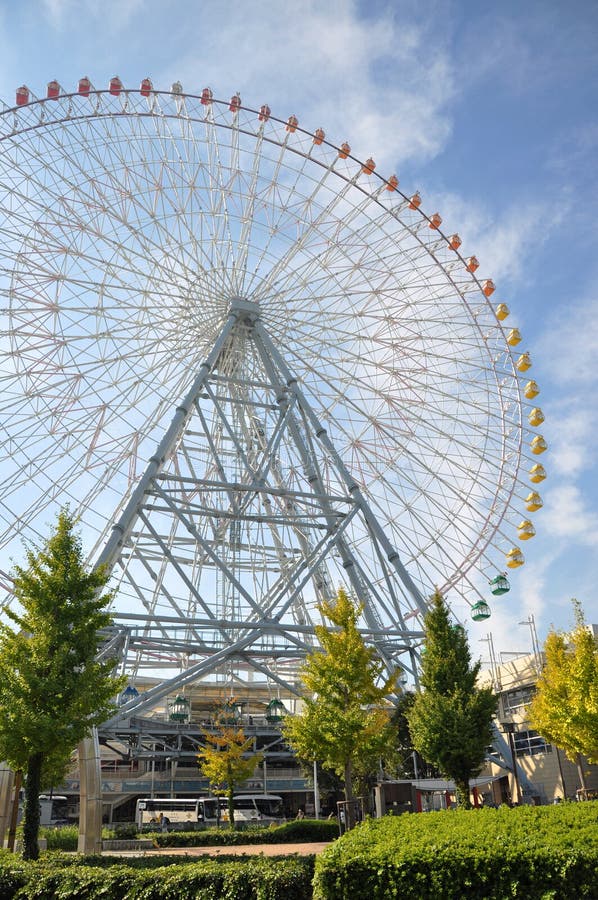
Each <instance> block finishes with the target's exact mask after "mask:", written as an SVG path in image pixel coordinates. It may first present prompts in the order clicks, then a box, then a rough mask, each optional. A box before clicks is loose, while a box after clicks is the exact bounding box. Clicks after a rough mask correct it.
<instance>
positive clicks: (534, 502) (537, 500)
mask: <svg viewBox="0 0 598 900" xmlns="http://www.w3.org/2000/svg"><path fill="white" fill-rule="evenodd" d="M543 506H544V501H543V500H542V498H541V496H540V495H539V494H538V493H537V491H531V493H529V494H528V495H527V497H526V498H525V508H526V509H527V511H528V512H537V511H538V510H539V509H542V507H543Z"/></svg>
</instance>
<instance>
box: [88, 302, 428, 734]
mask: <svg viewBox="0 0 598 900" xmlns="http://www.w3.org/2000/svg"><path fill="white" fill-rule="evenodd" d="M98 564H102V565H105V566H106V567H107V568H108V569H109V570H111V571H112V570H117V571H119V572H120V575H119V597H120V600H119V604H118V606H119V609H120V610H123V609H124V608H126V609H127V610H128V611H127V612H120V611H119V612H116V613H115V623H116V624H117V625H120V626H121V627H123V628H124V629H125V630H126V634H127V641H126V645H125V646H126V648H127V663H126V666H127V668H128V669H129V670H130V671H131V672H132V673H133V674H134V673H135V672H136V671H138V670H139V669H140V668H143V667H148V668H151V669H152V670H160V669H162V670H164V672H165V674H167V677H165V679H164V681H163V682H162V683H161V684H160V685H159V686H158V687H156V688H154V689H153V690H150V691H148V692H144V694H143V695H142V697H140V698H135V699H134V700H133V701H131V702H130V703H129V704H127V705H126V706H125V707H123V708H122V710H121V711H120V713H119V717H120V716H126V715H131V714H132V713H136V714H137V713H139V712H141V711H143V710H145V709H147V708H148V707H150V706H152V705H154V704H155V703H156V702H157V701H158V700H159V699H160V698H161V697H163V696H165V695H166V694H169V693H172V692H173V690H175V689H177V688H182V687H183V686H184V685H186V684H191V683H193V682H195V681H197V680H198V679H200V678H206V677H210V678H214V677H216V678H223V679H227V678H228V679H243V678H247V677H250V676H249V673H250V672H252V673H254V674H255V673H259V674H260V675H261V676H262V677H265V678H266V679H268V680H269V681H272V682H277V683H278V684H281V685H283V686H284V687H285V688H286V689H288V690H291V691H296V690H297V684H296V672H297V664H298V662H300V661H301V660H302V659H303V658H304V657H305V654H306V653H307V652H308V651H310V650H312V649H313V648H314V646H315V642H316V639H315V632H314V626H315V625H316V624H318V622H319V621H320V617H319V614H318V612H317V609H316V607H317V604H318V601H320V600H322V599H325V598H330V597H331V596H332V595H334V593H335V592H336V589H337V588H338V587H339V586H346V587H347V588H348V589H349V590H350V591H351V592H352V594H353V595H354V596H355V598H356V599H357V600H358V601H359V603H360V605H361V607H362V615H361V620H360V624H361V629H362V632H363V634H364V637H365V638H366V640H367V641H368V642H369V643H371V644H372V645H373V646H375V648H376V650H377V653H378V655H379V656H380V658H381V659H382V660H383V661H384V663H385V664H386V667H387V669H388V670H389V671H390V670H393V669H395V668H396V667H397V666H400V667H401V668H403V670H405V671H406V672H409V673H410V674H411V675H412V676H413V677H415V674H416V673H415V661H416V655H417V653H416V647H417V644H418V643H419V641H420V639H421V620H420V619H419V616H420V615H421V614H423V613H424V612H425V602H424V600H423V598H422V596H421V594H420V592H419V590H418V588H417V587H416V585H415V584H414V582H413V581H412V579H411V577H410V576H409V574H408V572H407V571H406V569H405V568H404V567H403V565H402V564H401V561H400V559H399V556H398V553H397V552H396V551H395V550H394V548H393V547H392V545H391V544H390V542H389V540H388V538H387V537H386V535H385V532H384V529H383V528H382V527H381V525H380V524H379V522H378V520H377V519H376V517H375V515H374V514H373V512H372V510H371V508H370V506H369V505H368V503H367V501H366V499H365V497H364V496H363V494H362V492H361V490H360V488H359V486H358V484H357V482H356V481H355V479H354V478H353V477H352V476H351V474H350V472H349V471H348V470H347V468H346V466H345V464H344V463H343V461H342V459H341V457H340V456H339V454H338V453H337V452H336V451H335V448H334V446H333V444H332V442H331V441H330V439H329V437H328V435H327V433H326V430H325V429H324V427H323V426H322V424H321V423H320V422H319V420H318V418H317V416H316V414H315V412H314V411H313V409H312V408H311V406H310V404H309V402H308V400H307V399H306V397H305V395H304V393H303V391H302V390H301V387H300V384H299V383H298V381H297V379H296V378H295V377H294V375H293V373H292V372H291V371H290V370H289V368H288V367H287V365H286V363H285V360H284V353H283V352H281V351H280V350H279V349H277V348H276V346H275V345H274V343H273V342H272V341H271V339H270V337H269V336H268V333H267V331H266V329H265V328H264V327H263V325H262V324H261V322H260V319H259V307H258V306H257V304H255V303H252V302H248V301H245V300H243V299H241V298H235V299H234V300H233V301H232V303H231V305H230V309H229V315H228V318H227V320H226V322H225V323H224V325H223V327H222V330H221V331H220V334H219V336H218V338H217V339H216V341H215V343H214V345H213V347H212V350H211V352H210V353H209V355H208V357H207V359H206V361H205V363H204V364H203V365H202V366H201V368H200V370H199V372H198V374H197V377H196V378H195V381H194V383H193V385H192V387H191V389H190V390H189V392H188V394H187V396H186V398H185V399H184V401H183V402H182V403H181V404H180V405H179V406H178V407H177V410H176V412H175V415H174V418H173V421H172V423H171V425H170V427H169V429H168V430H167V432H166V433H165V435H164V438H163V440H162V442H161V444H160V446H159V447H158V449H157V451H156V453H155V454H154V456H153V457H152V459H151V460H150V462H149V465H148V467H147V469H146V471H145V473H144V475H143V476H142V478H141V479H140V481H139V483H138V485H137V487H136V489H135V491H134V493H133V494H132V496H131V499H130V500H129V502H128V504H127V506H126V508H125V509H124V511H123V513H122V515H121V516H120V518H119V520H118V522H116V523H115V525H114V527H113V529H112V533H111V536H110V538H109V540H108V542H107V544H106V546H105V547H104V549H103V551H102V553H101V554H100V557H99V559H98ZM125 596H127V597H128V598H129V602H127V603H123V599H124V597H125ZM169 670H170V671H169ZM173 670H176V671H173Z"/></svg>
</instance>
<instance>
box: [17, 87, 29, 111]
mask: <svg viewBox="0 0 598 900" xmlns="http://www.w3.org/2000/svg"><path fill="white" fill-rule="evenodd" d="M16 101H17V106H26V105H27V104H28V103H29V88H28V87H27V85H26V84H22V85H21V87H20V88H17V96H16Z"/></svg>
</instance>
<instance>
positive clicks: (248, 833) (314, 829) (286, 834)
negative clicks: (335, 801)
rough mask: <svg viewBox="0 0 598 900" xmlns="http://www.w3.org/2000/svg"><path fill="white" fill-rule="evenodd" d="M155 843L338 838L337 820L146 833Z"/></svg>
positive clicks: (207, 844) (226, 843)
mask: <svg viewBox="0 0 598 900" xmlns="http://www.w3.org/2000/svg"><path fill="white" fill-rule="evenodd" d="M144 837H150V838H152V840H153V841H154V844H155V845H156V847H234V846H239V845H241V844H294V843H301V842H309V843H314V842H320V841H333V840H335V839H336V838H338V823H337V822H336V820H330V821H329V820H328V819H293V821H292V822H285V824H284V825H276V826H271V827H269V828H263V827H262V828H260V827H259V826H257V825H252V826H250V827H249V828H244V829H243V830H242V831H231V830H230V828H208V829H206V830H205V831H170V832H167V833H163V834H146V835H144Z"/></svg>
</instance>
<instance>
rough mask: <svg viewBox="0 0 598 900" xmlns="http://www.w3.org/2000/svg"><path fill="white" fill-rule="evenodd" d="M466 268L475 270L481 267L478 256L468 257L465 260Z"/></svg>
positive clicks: (471, 270)
mask: <svg viewBox="0 0 598 900" xmlns="http://www.w3.org/2000/svg"><path fill="white" fill-rule="evenodd" d="M465 268H466V269H467V271H468V272H475V270H476V269H479V268H480V264H479V262H478V260H477V257H475V256H470V257H469V258H468V259H466V260H465Z"/></svg>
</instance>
